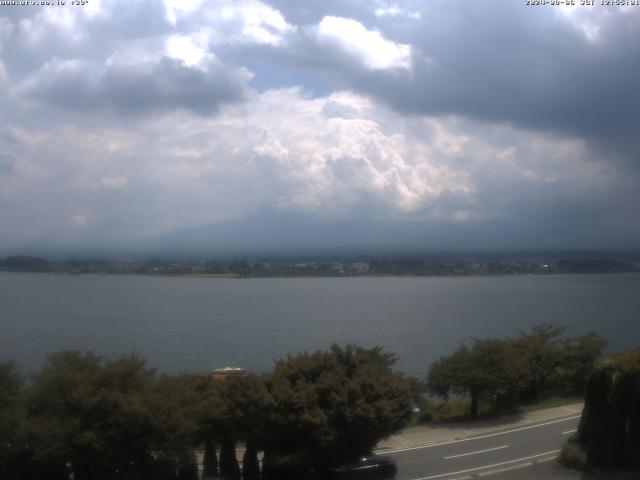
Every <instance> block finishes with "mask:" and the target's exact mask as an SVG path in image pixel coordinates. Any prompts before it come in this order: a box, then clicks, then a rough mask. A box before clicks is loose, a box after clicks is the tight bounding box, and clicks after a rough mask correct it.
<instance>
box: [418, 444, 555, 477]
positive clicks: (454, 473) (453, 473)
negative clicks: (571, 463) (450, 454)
mask: <svg viewBox="0 0 640 480" xmlns="http://www.w3.org/2000/svg"><path fill="white" fill-rule="evenodd" d="M558 453H560V450H552V451H550V452H544V453H538V454H537V455H531V456H530V457H522V458H516V459H515V460H509V461H507V462H500V463H494V464H492V465H484V466H483V467H475V468H468V469H467V470H458V471H457V472H449V473H441V474H439V475H431V476H429V477H420V478H414V479H413V480H431V479H432V478H441V477H448V476H450V475H460V474H461V473H469V472H475V471H476V470H484V469H485V468H493V467H499V466H501V465H508V464H509V463H516V462H524V461H525V460H531V459H532V458H538V457H544V456H545V455H555V454H558Z"/></svg>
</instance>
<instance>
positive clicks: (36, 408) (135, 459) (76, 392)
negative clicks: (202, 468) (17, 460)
mask: <svg viewBox="0 0 640 480" xmlns="http://www.w3.org/2000/svg"><path fill="white" fill-rule="evenodd" d="M194 402H195V400H194V397H193V395H192V392H191V391H190V390H189V389H188V388H185V386H184V382H183V381H182V379H181V378H179V377H161V378H157V377H156V375H155V372H154V371H153V370H151V369H149V368H147V367H146V363H145V361H144V360H143V359H142V358H140V357H137V356H135V355H131V356H125V357H121V358H119V359H116V360H111V361H107V360H104V359H102V358H100V357H97V356H95V355H93V354H90V353H80V352H75V351H68V352H61V353H58V354H54V355H51V356H50V357H49V358H48V360H47V364H46V365H45V367H44V368H43V369H42V370H41V371H40V373H39V374H38V375H37V376H36V377H35V380H34V383H33V385H32V386H31V388H30V389H29V391H28V392H27V407H28V410H29V427H30V434H31V438H32V442H31V445H32V446H33V452H32V456H33V463H34V464H35V465H40V464H44V465H54V466H55V465H57V466H58V467H59V466H65V465H67V464H70V465H71V469H72V471H73V474H74V478H76V479H81V480H84V479H89V480H94V479H95V480H97V479H103V478H110V477H113V476H134V477H135V476H149V475H151V472H156V474H157V475H158V476H165V477H171V472H174V473H175V471H176V469H179V468H180V469H182V470H183V471H186V470H185V467H187V470H188V468H190V467H189V462H188V461H186V460H185V459H189V458H191V457H192V455H193V451H194V448H195V446H196V445H197V438H196V437H195V433H196V432H197V422H196V416H195V412H194V411H193V408H192V405H193V404H194ZM160 470H163V472H161V471H160ZM174 476H175V475H174Z"/></svg>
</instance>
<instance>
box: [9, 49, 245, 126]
mask: <svg viewBox="0 0 640 480" xmlns="http://www.w3.org/2000/svg"><path fill="white" fill-rule="evenodd" d="M245 80H246V77H245V76H244V75H243V74H242V72H237V71H232V70H230V69H227V68H225V67H223V66H222V65H220V64H218V63H217V62H214V61H210V62H208V63H206V64H205V65H204V67H203V68H200V67H191V66H187V65H185V64H184V63H182V62H181V61H179V60H176V59H171V58H167V57H163V58H161V59H160V60H158V61H153V62H143V63H138V64H121V65H118V64H114V65H106V66H103V65H100V64H97V63H94V62H89V61H80V60H67V61H65V60H60V59H54V60H52V61H50V62H48V63H47V64H45V65H44V66H43V67H42V68H40V69H39V70H38V71H37V72H35V73H34V74H32V75H30V76H29V77H27V79H26V80H25V81H24V82H23V83H22V84H21V85H20V86H19V87H18V88H17V90H16V91H17V93H18V95H19V96H21V97H22V98H24V99H26V100H35V101H37V102H41V103H45V104H50V105H55V106H58V107H61V108H67V109H71V110H93V109H104V110H113V111H117V112H125V113H128V114H129V113H133V114H143V113H149V112H153V111H163V110H171V109H175V108H183V109H187V110H191V111H193V112H196V113H199V114H203V115H206V114H211V113H213V112H215V111H216V110H217V109H218V107H219V106H220V104H222V103H230V102H234V101H239V100H241V99H242V98H243V97H244V95H245Z"/></svg>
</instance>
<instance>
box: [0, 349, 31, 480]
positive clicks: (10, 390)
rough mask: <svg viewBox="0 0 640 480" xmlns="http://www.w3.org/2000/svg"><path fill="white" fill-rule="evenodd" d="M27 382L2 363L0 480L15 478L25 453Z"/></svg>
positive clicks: (12, 367)
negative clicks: (24, 406)
mask: <svg viewBox="0 0 640 480" xmlns="http://www.w3.org/2000/svg"><path fill="white" fill-rule="evenodd" d="M23 387H24V382H23V379H22V377H21V375H20V374H19V373H18V371H17V370H16V366H15V364H14V363H13V362H6V363H0V479H10V478H15V477H16V476H17V475H18V472H19V470H20V468H21V465H20V462H21V458H22V457H23V455H24V453H25V447H26V445H27V439H26V435H25V423H24V422H25V411H24V408H23V403H22V402H21V395H22V391H23Z"/></svg>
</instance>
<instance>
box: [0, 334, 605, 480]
mask: <svg viewBox="0 0 640 480" xmlns="http://www.w3.org/2000/svg"><path fill="white" fill-rule="evenodd" d="M604 344H605V342H604V340H603V339H602V338H600V337H599V336H598V335H596V334H595V333H592V334H589V335H585V336H581V337H575V338H569V337H565V336H564V329H562V328H559V327H555V326H551V325H540V326H538V327H535V328H533V329H532V330H531V331H530V332H528V333H522V334H521V335H520V336H519V337H517V338H515V339H484V340H480V339H475V340H474V341H473V343H472V344H471V345H470V346H465V345H461V346H460V347H459V348H458V349H457V350H456V351H454V352H453V353H452V354H451V355H449V356H446V357H443V358H441V359H440V360H438V361H437V362H435V363H434V364H433V365H432V366H431V368H430V370H429V373H428V375H427V376H426V378H425V380H420V379H415V378H411V377H407V376H406V375H403V374H400V373H397V372H394V371H393V365H394V363H395V361H396V359H397V357H396V356H395V355H394V354H392V353H388V352H385V351H384V350H383V349H382V348H380V347H375V348H361V347H357V346H352V345H348V346H345V347H340V346H336V345H334V346H332V347H331V348H330V349H329V350H326V351H316V352H314V353H306V352H305V353H301V354H298V355H289V356H287V357H286V358H283V359H281V360H278V361H276V362H275V366H274V369H273V371H272V372H270V373H266V374H262V375H255V374H247V375H241V376H231V377H228V378H226V379H225V380H220V379H216V378H214V376H212V375H209V374H180V375H164V374H158V373H157V372H155V371H154V370H153V369H151V368H149V366H148V365H147V364H146V362H145V360H144V359H143V358H141V357H139V356H136V355H129V356H123V357H120V358H117V359H103V358H100V357H98V356H96V355H94V354H92V353H84V352H78V351H64V352H59V353H55V354H52V355H50V356H49V357H48V360H47V361H46V364H45V365H44V366H43V368H42V369H41V370H40V371H39V372H38V373H37V374H36V375H35V376H34V377H33V378H30V379H26V378H24V377H23V376H21V375H20V374H19V372H18V370H17V368H16V366H15V365H14V364H13V363H11V362H8V363H4V364H0V465H1V467H0V479H2V480H5V479H6V480H21V479H25V480H26V479H36V478H44V477H45V476H46V478H47V479H50V480H56V479H67V478H69V474H70V473H73V478H74V480H103V479H105V480H106V479H140V480H142V479H180V480H194V479H196V478H198V465H197V463H198V461H197V458H196V452H202V451H204V458H203V461H202V467H203V477H204V478H220V477H222V478H231V479H238V478H241V477H242V478H244V479H246V480H249V479H258V478H264V479H273V478H287V477H288V476H290V477H291V478H296V476H298V478H300V477H299V476H300V475H301V472H304V476H305V478H313V477H312V475H314V474H312V473H311V472H312V471H314V472H316V473H315V474H317V475H319V473H318V472H321V471H322V469H323V468H325V467H327V466H329V465H336V464H339V463H342V462H348V461H351V460H353V459H354V458H357V457H359V456H361V455H364V454H368V453H370V452H371V451H372V450H373V448H374V447H375V445H376V444H377V443H378V442H379V441H380V440H381V439H383V438H385V437H387V436H389V435H391V434H393V433H395V432H397V431H399V430H400V429H401V428H403V427H405V426H406V425H407V424H408V422H409V421H410V420H411V419H413V420H414V421H416V420H423V421H427V420H429V418H430V416H431V415H432V414H433V412H434V410H436V409H442V408H444V407H443V405H445V406H446V404H447V403H446V402H445V403H444V404H443V403H434V399H433V396H434V395H435V396H441V397H443V398H445V399H448V398H449V397H454V398H456V399H457V400H458V401H459V400H460V399H465V398H468V401H469V403H468V405H469V408H470V411H469V413H470V414H471V415H472V416H474V415H477V414H478V412H479V405H484V406H485V410H489V411H491V412H498V411H505V410H506V411H513V409H517V408H518V406H520V405H522V404H529V403H535V402H540V401H543V400H545V399H547V398H551V397H558V396H568V397H571V396H576V395H581V394H582V393H583V391H584V386H585V383H586V382H587V379H588V378H589V376H590V375H591V374H592V372H593V371H594V368H595V367H596V365H597V364H598V362H599V360H600V357H601V351H602V348H603V346H604ZM425 393H429V394H430V395H432V397H427V396H425ZM417 405H419V406H420V408H419V409H418V408H416V406H417ZM237 446H242V447H243V450H244V458H243V459H242V462H240V463H239V462H238V461H237V459H236V447H237ZM259 453H260V454H261V456H260V457H261V459H262V461H261V465H262V467H260V462H258V458H259V455H258V454H259Z"/></svg>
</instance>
